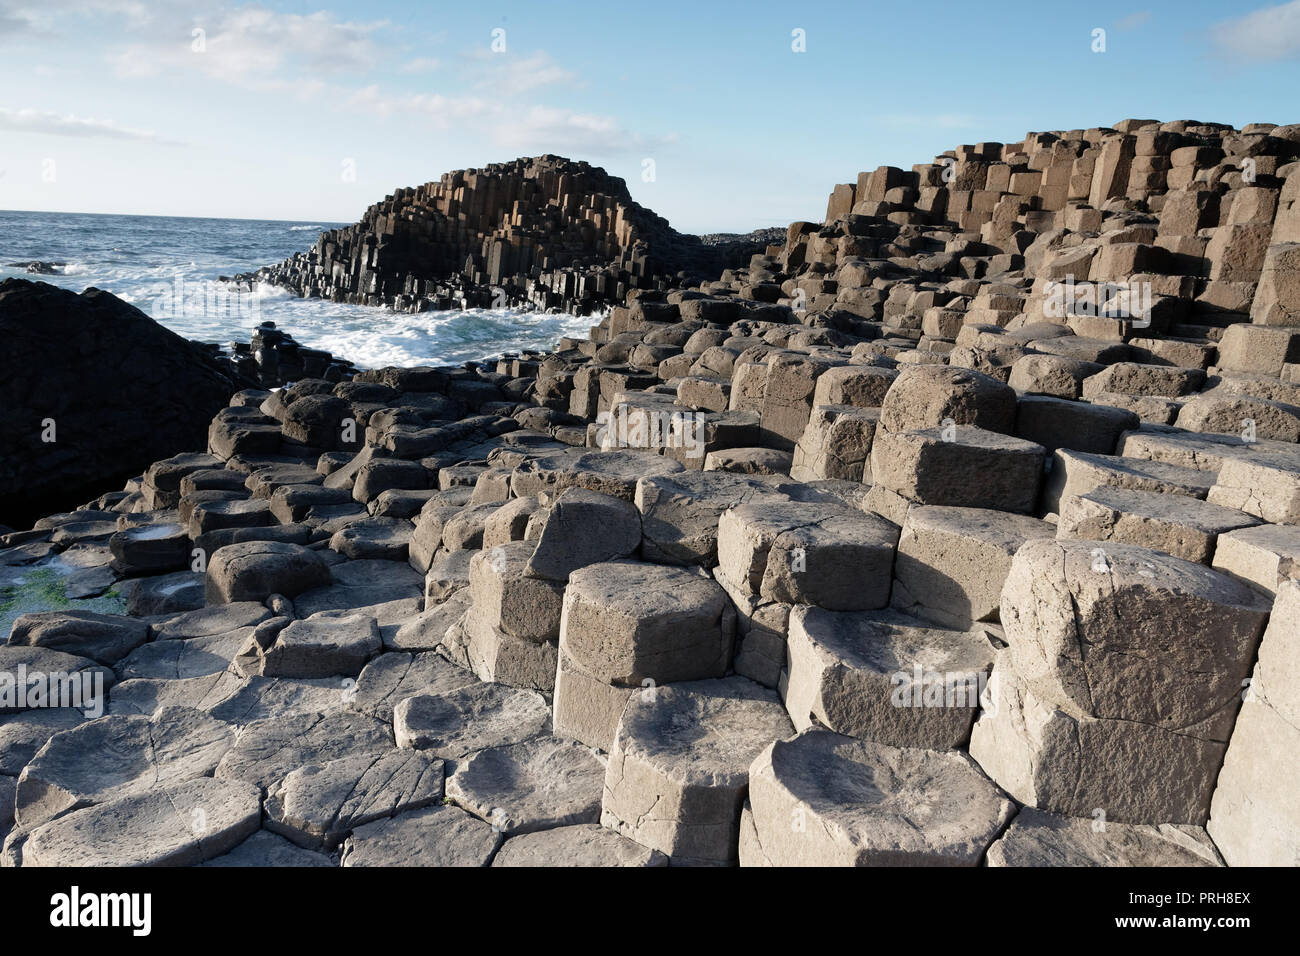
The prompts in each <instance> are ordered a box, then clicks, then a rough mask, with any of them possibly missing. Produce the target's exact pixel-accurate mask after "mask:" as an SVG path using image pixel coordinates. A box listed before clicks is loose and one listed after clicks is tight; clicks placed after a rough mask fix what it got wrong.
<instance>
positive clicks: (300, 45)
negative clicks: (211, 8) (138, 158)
mask: <svg viewBox="0 0 1300 956" xmlns="http://www.w3.org/2000/svg"><path fill="white" fill-rule="evenodd" d="M385 26H387V23H386V22H385V21H377V22H372V23H357V22H352V21H341V20H338V19H336V18H335V17H334V15H333V14H331V13H327V12H324V11H320V12H317V13H311V14H306V15H302V14H296V13H277V12H275V11H273V10H269V9H267V8H265V7H260V6H256V5H248V6H242V7H234V8H228V9H225V10H220V11H218V12H216V13H213V14H210V15H193V16H191V15H173V16H167V17H165V18H158V19H156V20H155V21H153V22H151V23H150V24H149V25H148V27H147V28H145V29H144V30H143V31H141V32H143V33H144V34H145V35H144V36H143V37H142V38H141V39H139V40H136V41H135V42H132V43H130V44H129V45H128V46H126V47H125V48H124V49H121V50H119V51H117V52H116V53H115V54H114V55H113V56H112V58H111V59H112V62H113V64H114V67H115V69H116V71H117V73H118V74H119V75H121V76H135V77H140V76H156V75H158V74H161V73H164V72H168V71H173V70H182V69H184V70H195V71H198V72H200V73H202V74H203V75H205V76H208V77H210V78H212V79H215V80H220V81H223V82H227V83H233V84H237V85H241V86H248V87H252V88H256V89H266V88H268V87H272V86H278V87H287V86H289V85H294V86H300V85H302V83H303V82H306V83H309V84H310V83H317V84H319V83H320V82H321V80H320V79H319V77H320V76H321V75H328V74H333V73H344V72H365V71H368V70H371V69H374V68H375V67H376V66H378V65H379V64H380V63H381V62H382V58H383V55H382V48H381V44H380V43H378V42H376V38H375V36H374V34H375V33H376V31H378V30H380V29H381V28H383V27H385Z"/></svg>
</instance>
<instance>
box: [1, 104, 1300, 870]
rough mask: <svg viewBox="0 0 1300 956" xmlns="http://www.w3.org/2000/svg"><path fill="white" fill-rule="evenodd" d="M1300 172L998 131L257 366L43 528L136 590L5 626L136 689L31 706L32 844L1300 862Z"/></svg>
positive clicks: (1153, 146) (17, 736)
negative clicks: (774, 215) (526, 297)
mask: <svg viewBox="0 0 1300 956" xmlns="http://www.w3.org/2000/svg"><path fill="white" fill-rule="evenodd" d="M1298 156H1300V126H1290V127H1275V126H1273V125H1270V124H1254V125H1250V126H1247V127H1246V128H1245V129H1242V130H1234V129H1232V128H1229V127H1226V126H1222V125H1217V124H1206V123H1195V122H1173V123H1163V124H1162V123H1158V122H1155V121H1150V120H1126V121H1124V122H1121V123H1119V124H1117V125H1116V126H1115V127H1113V128H1107V129H1090V130H1072V131H1058V132H1052V133H1034V134H1030V135H1029V136H1027V137H1026V138H1025V139H1024V140H1023V141H1022V142H1017V143H1008V144H1000V143H979V144H976V145H973V146H962V147H959V148H958V149H957V150H955V151H953V152H951V153H949V154H946V155H945V156H942V157H938V158H937V159H936V161H935V162H933V163H927V164H924V165H921V166H916V167H913V168H912V169H911V170H904V169H898V168H892V167H882V168H879V169H876V170H874V171H872V172H869V173H863V174H861V175H860V176H859V177H858V179H857V181H856V183H849V184H846V185H841V186H837V187H835V189H834V192H833V193H832V195H831V198H830V203H829V207H828V210H827V216H826V221H825V222H824V223H822V224H816V223H808V222H800V223H794V224H793V225H791V226H790V228H789V230H788V234H787V237H786V239H785V241H784V243H782V244H778V245H774V246H772V247H770V248H769V249H767V250H766V252H765V253H764V254H761V255H756V256H754V257H753V259H752V262H751V263H750V265H749V266H748V268H743V269H732V270H727V271H725V272H723V273H722V275H721V276H720V277H719V278H717V279H715V280H711V281H706V282H703V283H700V284H698V285H696V286H693V287H691V288H677V289H673V290H671V291H660V290H652V289H641V288H632V289H629V290H627V292H626V295H625V297H624V298H623V304H621V305H619V306H617V307H615V308H612V309H610V310H609V312H608V314H606V315H605V316H604V317H603V318H601V319H600V322H599V324H598V325H596V326H594V327H593V328H592V330H591V335H590V337H589V338H587V339H584V340H577V339H566V340H563V341H561V342H560V343H559V346H558V348H557V349H556V351H554V352H553V353H551V354H549V355H545V356H538V355H524V356H506V357H503V358H501V359H499V360H497V361H495V362H492V363H487V364H484V365H475V366H470V367H465V368H383V369H375V370H368V371H363V372H360V373H358V374H357V375H355V376H354V377H353V378H352V379H351V380H350V381H343V382H331V381H326V380H324V379H321V378H313V377H304V378H302V379H300V380H298V381H297V382H296V383H294V384H293V385H291V386H289V387H287V388H283V389H278V390H274V391H268V390H249V391H243V392H240V393H239V394H237V395H235V397H234V398H233V400H232V401H231V404H230V407H228V408H226V409H225V410H223V411H222V412H220V413H219V414H218V415H217V416H216V417H215V418H214V419H213V421H212V425H211V431H210V435H209V441H208V447H207V450H206V451H205V452H195V453H190V454H181V455H177V456H176V457H174V458H171V459H168V460H165V461H159V462H157V463H156V464H154V465H153V466H152V467H151V468H149V469H148V471H147V472H146V473H145V474H143V475H142V476H141V477H139V478H138V479H136V480H134V481H131V482H130V483H129V484H128V485H127V487H126V488H125V489H124V490H122V491H120V492H113V493H110V494H106V495H104V496H103V497H102V498H100V499H99V500H97V501H95V502H93V503H91V504H89V505H87V506H86V507H85V508H83V509H81V510H79V511H77V512H74V513H69V514H63V515H54V516H51V517H49V518H46V519H45V520H43V521H42V522H40V523H39V524H38V525H37V527H36V528H35V529H33V530H32V531H25V532H16V533H15V534H12V535H9V536H7V537H6V538H5V539H3V541H2V543H3V545H4V549H3V550H0V565H3V566H8V567H11V568H12V567H21V566H23V565H27V564H31V563H33V562H38V561H41V560H48V559H49V558H50V557H51V556H55V555H57V556H62V557H64V558H65V559H70V558H71V556H73V555H76V556H77V559H78V560H79V561H80V562H81V563H82V565H86V566H89V565H92V564H96V562H97V566H98V567H99V568H101V569H102V573H103V576H104V578H103V579H104V580H105V581H106V582H111V583H112V584H113V585H114V586H115V587H116V588H117V589H118V591H119V592H121V593H122V594H124V595H126V604H125V609H124V613H122V614H118V615H110V614H101V613H92V612H84V611H77V612H71V611H51V612H46V613H37V614H29V615H25V616H23V617H21V618H19V619H18V620H17V622H16V623H15V624H14V625H13V628H12V631H11V633H10V635H9V641H8V646H6V647H3V648H0V657H2V658H3V661H4V667H3V669H8V670H12V669H13V668H15V667H16V666H18V664H20V663H21V664H25V665H26V666H27V667H28V668H30V669H33V670H35V669H41V670H44V671H56V670H58V671H66V672H85V673H99V674H102V675H103V676H104V678H105V682H106V684H107V685H110V686H109V690H108V696H109V703H108V708H107V715H106V716H103V717H101V718H100V719H86V718H85V717H84V716H83V715H82V714H81V713H79V712H77V711H76V710H73V709H70V708H63V709H44V710H39V709H28V710H25V711H19V712H16V713H10V714H7V715H5V716H2V717H0V797H3V800H4V803H3V804H2V806H3V808H4V810H5V813H4V815H3V816H0V832H3V831H4V830H6V829H7V830H8V835H7V838H6V839H5V841H4V853H3V860H4V862H5V863H6V864H9V865H41V864H57V863H65V864H66V863H200V862H202V863H206V864H211V865H256V864H261V865H270V864H299V865H335V864H339V863H341V864H342V865H344V866H369V865H384V864H423V865H476V866H482V865H489V864H490V865H495V866H519V865H540V864H549V865H609V866H614V865H617V866H624V865H627V866H655V865H664V864H665V863H672V864H675V865H689V864H695V865H727V864H736V863H739V864H741V865H774V866H793V865H913V864H915V865H954V866H958V865H964V866H970V865H980V864H984V865H989V866H1021V865H1067V864H1070V865H1107V866H1111V865H1144V866H1145V865H1195V866H1202V865H1204V866H1218V865H1224V864H1225V863H1226V864H1229V865H1250V864H1273V865H1295V864H1296V863H1298V862H1300V804H1297V801H1296V796H1295V794H1296V789H1295V785H1294V781H1295V780H1296V778H1297V776H1300V671H1298V670H1297V663H1296V662H1297V660H1300V573H1297V572H1296V570H1295V568H1296V564H1295V559H1296V558H1297V557H1300V444H1298V443H1297V440H1298V439H1300V163H1297V161H1296V160H1297V157H1298ZM457 188H460V187H457ZM429 201H430V202H441V201H442V200H441V199H436V198H435V197H433V196H432V195H430V197H429ZM386 228H387V232H385V233H384V234H385V235H396V232H395V230H396V229H397V228H398V227H397V226H396V225H395V224H390V226H389V227H386ZM403 228H405V227H403ZM338 241H339V240H337V239H327V240H325V242H326V244H327V245H328V244H329V243H334V242H338ZM328 259H329V257H326V259H322V260H320V261H319V263H318V265H320V266H322V267H324V263H325V262H327V261H328ZM330 268H334V267H330ZM349 274H351V273H349ZM340 275H341V274H337V273H336V274H335V276H334V278H335V281H341V279H340ZM312 281H318V280H316V279H313V280H312ZM338 288H339V289H342V288H343V286H339V287H338ZM1063 288H1065V289H1066V290H1068V292H1067V293H1065V294H1063V293H1062V289H1063ZM320 291H322V292H324V293H327V294H328V290H327V289H326V288H323V287H322V288H321V290H320ZM363 291H364V290H359V289H353V290H349V292H348V294H349V295H351V294H354V293H355V294H361V292H363ZM365 294H367V295H370V294H377V293H373V291H371V292H366V293H365ZM0 570H2V568H0ZM105 586H107V585H105ZM10 817H12V820H10Z"/></svg>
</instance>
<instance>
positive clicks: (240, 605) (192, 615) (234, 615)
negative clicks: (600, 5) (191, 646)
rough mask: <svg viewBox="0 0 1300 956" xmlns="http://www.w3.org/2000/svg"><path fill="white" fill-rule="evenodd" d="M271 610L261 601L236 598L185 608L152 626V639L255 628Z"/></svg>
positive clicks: (268, 615)
mask: <svg viewBox="0 0 1300 956" xmlns="http://www.w3.org/2000/svg"><path fill="white" fill-rule="evenodd" d="M270 616H271V612H270V611H269V610H268V609H267V607H266V605H265V604H263V603H262V602H261V601H236V602H235V603H233V604H218V605H216V606H214V607H205V608H200V609H199V610H197V611H186V612H184V613H182V614H177V615H176V616H174V617H171V618H168V619H167V620H165V621H162V622H160V623H157V624H153V625H151V628H152V630H153V636H154V640H155V641H169V640H187V639H189V638H193V637H216V636H218V635H220V634H229V633H230V632H231V631H238V630H241V629H242V628H247V627H256V626H257V625H258V624H261V623H262V622H263V621H265V620H266V619H267V618H268V617H270Z"/></svg>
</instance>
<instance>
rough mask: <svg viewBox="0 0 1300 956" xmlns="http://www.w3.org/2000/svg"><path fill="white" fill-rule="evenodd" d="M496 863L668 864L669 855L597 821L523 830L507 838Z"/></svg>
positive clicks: (586, 865) (543, 864)
mask: <svg viewBox="0 0 1300 956" xmlns="http://www.w3.org/2000/svg"><path fill="white" fill-rule="evenodd" d="M492 865H493V866H581V867H591V866H634V867H645V866H667V865H668V857H666V856H664V855H663V854H662V853H660V852H659V851H658V850H651V849H650V848H649V847H644V846H642V845H641V844H639V843H636V842H635V841H633V840H629V839H628V838H627V837H625V836H620V835H619V834H617V833H615V832H614V831H613V830H608V829H606V828H605V827H602V826H600V825H598V824H595V823H584V824H578V825H576V826H568V827H556V828H555V829H554V830H542V831H539V832H537V833H521V834H519V835H518V836H513V837H511V838H510V839H508V840H506V842H505V843H503V844H502V845H501V849H500V850H498V851H497V855H496V857H495V859H493V860H492Z"/></svg>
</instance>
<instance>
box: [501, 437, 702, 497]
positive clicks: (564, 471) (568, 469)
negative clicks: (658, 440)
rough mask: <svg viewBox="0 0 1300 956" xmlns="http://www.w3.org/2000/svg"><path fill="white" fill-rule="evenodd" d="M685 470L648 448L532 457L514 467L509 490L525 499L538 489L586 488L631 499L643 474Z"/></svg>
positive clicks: (552, 491)
mask: <svg viewBox="0 0 1300 956" xmlns="http://www.w3.org/2000/svg"><path fill="white" fill-rule="evenodd" d="M683 470H685V469H684V468H683V466H682V465H681V464H680V463H679V462H676V461H673V460H672V459H671V458H665V457H664V456H663V455H656V454H654V453H653V452H649V451H636V450H631V449H627V450H621V451H600V452H589V453H587V454H583V455H578V456H576V457H571V456H569V455H563V454H561V455H551V456H548V457H545V458H534V459H532V460H531V461H527V462H525V463H524V464H522V465H520V466H519V467H518V468H516V469H515V473H514V475H513V476H511V479H510V490H511V491H512V492H513V493H514V495H515V497H518V498H525V497H527V496H529V495H535V494H538V493H539V492H547V493H549V494H555V495H558V494H560V493H561V492H562V491H564V490H565V489H566V488H586V489H587V490H588V491H595V492H597V493H599V494H602V495H612V496H613V497H615V498H622V499H624V500H625V501H631V500H632V498H633V495H634V494H635V493H636V483H637V481H638V480H639V479H641V478H643V477H646V476H659V475H673V474H678V473H680V472H681V471H683Z"/></svg>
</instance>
